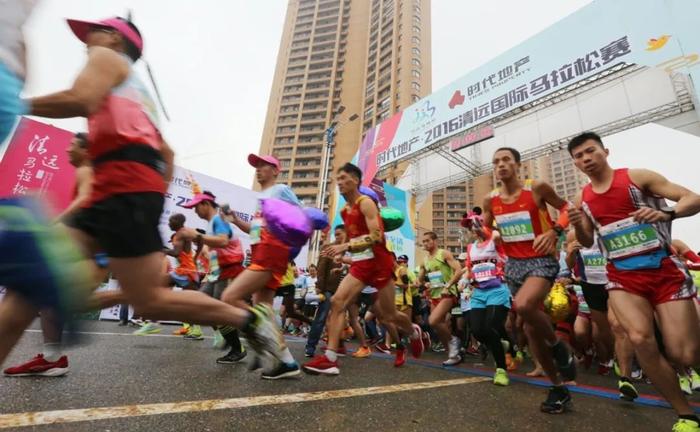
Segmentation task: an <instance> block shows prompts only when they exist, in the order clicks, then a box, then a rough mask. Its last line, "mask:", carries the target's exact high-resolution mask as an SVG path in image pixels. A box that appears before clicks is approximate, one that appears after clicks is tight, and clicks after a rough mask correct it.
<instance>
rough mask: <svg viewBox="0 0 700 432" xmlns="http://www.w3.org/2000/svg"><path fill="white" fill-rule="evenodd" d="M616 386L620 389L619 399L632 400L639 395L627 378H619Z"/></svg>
mask: <svg viewBox="0 0 700 432" xmlns="http://www.w3.org/2000/svg"><path fill="white" fill-rule="evenodd" d="M617 388H618V390H620V399H622V400H623V401H627V402H632V401H633V400H635V399H637V398H638V397H639V393H638V392H637V389H636V388H635V387H634V385H633V384H632V383H631V382H629V381H627V380H623V379H621V380H619V381H618V382H617Z"/></svg>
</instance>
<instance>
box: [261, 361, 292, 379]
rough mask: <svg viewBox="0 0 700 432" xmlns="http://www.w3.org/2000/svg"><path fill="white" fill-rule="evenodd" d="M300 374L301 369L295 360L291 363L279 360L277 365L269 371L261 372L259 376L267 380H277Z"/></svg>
mask: <svg viewBox="0 0 700 432" xmlns="http://www.w3.org/2000/svg"><path fill="white" fill-rule="evenodd" d="M300 374H301V369H300V368H299V365H298V364H297V363H296V362H294V363H292V364H287V363H284V362H280V363H279V364H278V365H277V367H275V368H274V369H273V370H271V371H267V372H263V374H262V375H261V376H260V377H261V378H262V379H267V380H277V379H282V378H292V377H295V376H297V375H300Z"/></svg>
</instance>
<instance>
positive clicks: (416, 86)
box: [411, 81, 420, 91]
mask: <svg viewBox="0 0 700 432" xmlns="http://www.w3.org/2000/svg"><path fill="white" fill-rule="evenodd" d="M411 88H412V89H413V90H415V91H420V84H418V83H417V82H415V81H413V82H412V83H411Z"/></svg>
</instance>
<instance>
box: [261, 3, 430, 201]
mask: <svg viewBox="0 0 700 432" xmlns="http://www.w3.org/2000/svg"><path fill="white" fill-rule="evenodd" d="M430 44H431V42H430V0H289V3H288V6H287V15H286V18H285V24H284V29H283V33H282V40H281V42H280V48H279V52H278V55H277V66H276V70H275V75H274V79H273V83H272V89H271V93H270V100H269V104H268V110H267V117H266V120H265V126H264V130H263V135H262V140H261V144H260V153H263V154H273V155H275V156H276V157H277V158H278V159H279V160H280V162H281V165H282V170H281V173H280V177H279V181H280V182H284V183H287V184H288V185H289V186H291V187H292V188H293V189H294V191H295V192H296V193H297V195H298V196H299V198H300V199H301V200H302V201H304V202H305V203H306V204H309V205H315V204H316V203H317V200H318V199H319V198H321V197H320V196H319V190H320V185H321V182H322V180H323V178H324V175H323V171H324V165H325V163H324V161H325V160H326V159H327V160H328V162H329V163H328V165H327V166H326V167H325V168H326V170H327V179H328V180H327V189H326V190H327V191H328V192H327V194H326V197H324V199H323V202H324V207H325V208H326V209H328V208H329V206H330V205H331V204H330V202H329V201H330V200H329V199H328V195H330V193H331V192H332V191H333V190H334V183H333V172H335V170H336V168H338V167H339V166H341V165H342V164H344V163H345V162H349V161H350V160H351V159H352V157H353V156H354V154H355V152H356V151H357V149H358V147H359V145H360V143H361V141H362V139H363V136H364V134H365V132H366V131H367V130H368V129H370V128H372V127H373V126H375V125H377V124H378V123H381V122H382V121H383V120H385V119H387V118H388V117H390V116H391V115H393V114H394V113H396V112H398V111H400V110H402V109H404V108H405V107H407V106H408V105H410V104H412V103H413V102H414V101H416V100H418V99H420V98H421V97H423V96H426V95H428V94H430V92H431V79H432V78H431V57H430V46H431V45H430ZM355 117H356V119H355V120H354V121H349V120H350V119H352V118H355ZM333 124H336V125H337V126H336V133H335V135H334V139H333V143H332V145H330V146H328V147H327V145H326V130H327V129H328V128H329V127H330V126H331V125H333ZM396 175H397V172H396V171H394V172H392V171H390V172H389V173H388V175H387V178H388V180H390V181H391V180H392V178H393V177H396ZM254 187H257V185H254Z"/></svg>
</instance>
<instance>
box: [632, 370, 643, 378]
mask: <svg viewBox="0 0 700 432" xmlns="http://www.w3.org/2000/svg"><path fill="white" fill-rule="evenodd" d="M630 378H632V379H634V380H641V379H643V378H644V371H643V370H641V369H634V370H632V373H631V374H630Z"/></svg>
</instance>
